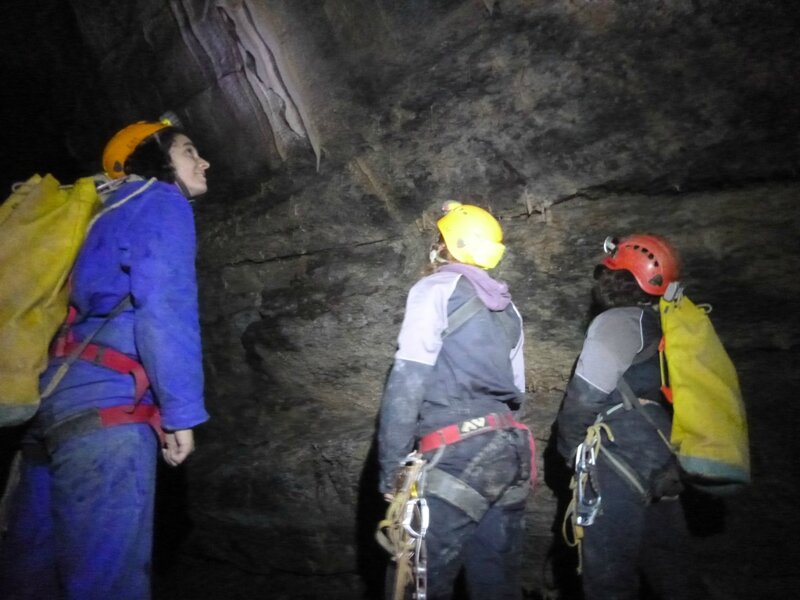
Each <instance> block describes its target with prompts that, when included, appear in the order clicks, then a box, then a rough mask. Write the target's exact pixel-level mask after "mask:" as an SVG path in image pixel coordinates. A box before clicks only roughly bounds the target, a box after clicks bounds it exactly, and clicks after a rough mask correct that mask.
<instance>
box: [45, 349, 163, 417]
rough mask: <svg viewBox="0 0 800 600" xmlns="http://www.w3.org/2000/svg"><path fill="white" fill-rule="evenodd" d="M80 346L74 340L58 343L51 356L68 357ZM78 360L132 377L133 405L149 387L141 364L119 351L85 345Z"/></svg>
mask: <svg viewBox="0 0 800 600" xmlns="http://www.w3.org/2000/svg"><path fill="white" fill-rule="evenodd" d="M80 345H81V342H76V341H74V340H64V341H60V343H57V344H55V347H54V350H53V356H55V357H62V356H69V355H70V354H71V353H72V352H73V351H75V350H76V349H77V348H78V347H79V346H80ZM78 358H80V359H82V360H85V361H88V362H91V363H94V364H96V365H100V366H101V367H106V368H107V369H111V370H112V371H117V372H118V373H124V374H126V375H133V380H134V385H135V391H134V396H133V401H134V403H137V402H139V400H140V399H141V397H142V396H144V393H145V391H146V390H147V388H149V387H150V380H149V379H148V377H147V373H145V370H144V367H143V366H142V365H141V363H139V362H137V361H135V360H134V359H132V358H131V357H130V356H128V355H127V354H124V353H122V352H120V351H119V350H114V349H113V348H109V347H108V346H99V345H98V344H87V345H86V348H84V349H83V351H82V352H81V353H80V354H79V355H78Z"/></svg>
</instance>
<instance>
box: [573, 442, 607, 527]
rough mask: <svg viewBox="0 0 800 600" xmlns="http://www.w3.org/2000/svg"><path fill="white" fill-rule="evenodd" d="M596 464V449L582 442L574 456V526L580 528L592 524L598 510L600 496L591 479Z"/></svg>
mask: <svg viewBox="0 0 800 600" xmlns="http://www.w3.org/2000/svg"><path fill="white" fill-rule="evenodd" d="M596 463H597V449H596V447H595V446H594V445H587V444H586V443H585V442H582V443H581V444H580V445H579V446H578V449H577V452H576V454H575V485H576V498H575V524H576V525H580V526H582V527H588V526H589V525H591V524H592V523H594V519H595V517H596V516H597V512H598V511H599V510H600V502H601V500H602V496H601V494H600V489H599V486H598V485H597V481H596V479H597V478H596V477H593V475H594V471H595V465H596Z"/></svg>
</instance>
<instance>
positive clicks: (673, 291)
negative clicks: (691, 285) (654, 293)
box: [664, 281, 683, 302]
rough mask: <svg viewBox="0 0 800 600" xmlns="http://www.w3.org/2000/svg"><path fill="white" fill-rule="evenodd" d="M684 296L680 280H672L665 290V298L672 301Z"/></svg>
mask: <svg viewBox="0 0 800 600" xmlns="http://www.w3.org/2000/svg"><path fill="white" fill-rule="evenodd" d="M681 296H683V285H681V282H680V281H671V282H669V284H667V289H666V290H665V291H664V300H666V301H667V302H672V301H673V300H678V299H680V298H681Z"/></svg>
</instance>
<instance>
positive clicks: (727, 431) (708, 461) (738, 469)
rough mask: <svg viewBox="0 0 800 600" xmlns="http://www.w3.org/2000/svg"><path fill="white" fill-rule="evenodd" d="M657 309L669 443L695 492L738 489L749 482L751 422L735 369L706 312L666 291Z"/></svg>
mask: <svg viewBox="0 0 800 600" xmlns="http://www.w3.org/2000/svg"><path fill="white" fill-rule="evenodd" d="M666 298H672V300H667V299H666ZM659 308H660V313H661V327H662V329H663V332H664V342H663V344H664V347H663V353H661V358H662V361H661V364H662V383H664V385H665V388H666V385H667V381H666V380H667V379H668V382H669V387H668V388H666V389H665V393H666V395H667V396H668V397H669V396H670V395H671V400H672V403H673V408H674V416H673V421H672V437H671V442H672V444H673V445H674V446H675V447H676V449H677V455H678V460H679V462H680V464H681V467H682V468H683V470H684V472H685V474H686V475H687V476H688V481H689V482H690V483H692V484H693V485H695V486H696V487H699V488H701V489H704V490H706V491H709V492H712V493H726V492H729V491H733V490H736V489H737V488H739V487H741V486H742V485H744V484H747V483H749V482H750V449H749V443H748V434H747V418H746V416H745V409H744V402H743V401H742V393H741V390H740V388H739V379H738V377H737V375H736V368H735V367H734V365H733V362H732V361H731V359H730V357H729V356H728V353H727V352H726V351H725V348H724V347H723V345H722V342H721V341H720V339H719V337H718V336H717V333H716V331H715V330H714V326H713V325H712V324H711V320H710V319H709V317H708V310H707V307H703V306H698V305H695V304H694V303H693V302H692V301H691V300H689V298H687V297H686V296H684V295H683V294H682V293H681V292H680V291H677V293H675V292H674V290H668V292H667V294H665V297H662V298H661V301H660V305H659ZM664 358H666V371H667V373H666V374H665V372H664V371H665V368H664ZM670 391H671V393H670Z"/></svg>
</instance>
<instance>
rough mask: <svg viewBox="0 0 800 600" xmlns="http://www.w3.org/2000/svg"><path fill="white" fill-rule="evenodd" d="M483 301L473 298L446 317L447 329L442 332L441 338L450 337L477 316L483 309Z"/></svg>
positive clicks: (476, 297)
mask: <svg viewBox="0 0 800 600" xmlns="http://www.w3.org/2000/svg"><path fill="white" fill-rule="evenodd" d="M484 306H485V305H484V304H483V301H482V300H481V299H480V298H479V297H478V296H473V297H472V298H470V299H469V300H467V301H466V302H464V304H462V305H461V306H459V307H458V308H457V309H455V310H454V311H453V312H451V313H450V314H449V315H447V329H445V330H444V331H443V332H442V338H446V337H447V336H448V335H452V334H453V333H454V332H455V331H456V330H457V329H459V328H460V327H461V326H462V325H463V324H464V323H466V322H467V321H469V320H470V319H471V318H472V317H474V316H475V315H477V314H478V313H479V312H480V310H481V309H482V308H483V307H484Z"/></svg>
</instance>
